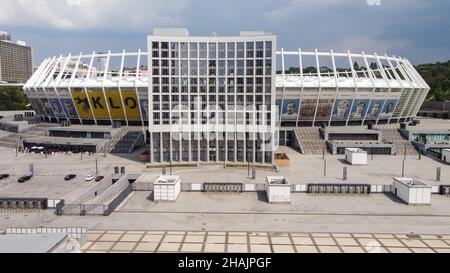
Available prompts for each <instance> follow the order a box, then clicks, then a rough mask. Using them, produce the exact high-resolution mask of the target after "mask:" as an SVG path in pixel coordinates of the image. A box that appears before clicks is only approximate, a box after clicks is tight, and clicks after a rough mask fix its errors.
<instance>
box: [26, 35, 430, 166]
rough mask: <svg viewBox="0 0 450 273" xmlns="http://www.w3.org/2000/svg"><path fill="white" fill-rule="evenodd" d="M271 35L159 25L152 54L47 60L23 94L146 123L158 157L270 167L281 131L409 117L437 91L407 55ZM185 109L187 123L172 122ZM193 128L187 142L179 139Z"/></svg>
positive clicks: (43, 115)
mask: <svg viewBox="0 0 450 273" xmlns="http://www.w3.org/2000/svg"><path fill="white" fill-rule="evenodd" d="M276 42H277V38H276V36H275V35H273V34H270V33H264V32H241V33H240V35H239V36H235V37H218V36H216V35H213V36H209V37H192V36H189V33H188V31H187V30H186V29H155V30H154V33H153V36H149V37H148V50H147V51H141V50H139V51H137V52H126V51H122V52H111V51H108V52H103V53H97V52H93V53H92V54H77V55H69V56H56V57H51V58H47V59H45V60H44V61H43V62H42V64H41V65H40V66H39V68H38V69H37V70H36V72H35V73H34V75H33V76H32V77H31V78H30V80H29V81H28V82H27V83H26V85H25V86H24V92H25V93H26V95H27V97H28V99H29V101H30V104H31V105H32V107H33V109H34V110H35V112H36V115H37V116H39V117H40V119H41V120H42V121H43V122H48V123H61V122H62V121H70V124H81V125H97V126H100V125H104V126H106V125H114V124H118V123H120V124H121V125H122V126H143V127H144V126H145V128H146V131H147V134H146V138H147V143H148V144H149V145H151V147H152V149H150V150H151V161H152V162H153V161H155V162H162V161H172V160H173V161H198V160H201V161H210V160H211V161H228V160H229V161H240V162H247V161H253V162H261V163H272V162H273V152H272V151H273V150H274V149H275V146H276V143H277V141H278V138H279V135H278V134H279V132H282V131H285V132H286V131H290V130H292V129H293V128H298V127H329V126H340V127H348V126H363V125H366V124H371V125H379V124H380V125H381V124H400V123H402V122H408V121H411V120H412V119H413V118H414V117H415V116H416V115H417V113H418V111H419V109H420V107H421V105H422V103H423V101H424V100H425V98H426V96H427V94H428V92H429V90H430V88H429V86H428V85H427V84H426V82H425V81H424V80H423V79H422V77H421V76H420V75H419V74H418V73H417V71H416V70H415V68H414V67H413V65H412V64H411V63H410V62H409V61H408V60H407V59H405V58H402V57H396V56H387V55H378V54H376V53H374V54H365V53H364V52H362V53H352V52H350V51H347V52H334V51H333V50H331V51H327V52H321V51H318V50H314V51H302V50H301V49H298V50H295V51H286V50H284V49H281V50H277V49H276ZM194 104H196V105H194ZM211 106H214V107H215V108H214V109H210V108H211ZM238 106H242V107H241V108H239V107H238ZM183 107H184V108H183ZM202 107H203V108H202ZM207 108H208V109H207ZM183 115H184V116H185V118H186V123H187V124H190V125H191V127H190V128H189V129H188V130H187V131H186V129H183V131H180V130H179V129H174V128H173V127H174V126H173V125H174V124H178V123H180V120H183V118H182V116H183ZM211 124H212V125H215V126H217V125H223V127H222V128H219V129H218V127H214V126H213V127H206V126H205V125H211ZM195 125H201V126H197V127H195V128H194V127H193V126H195ZM240 125H242V126H240ZM262 125H264V126H263V127H264V128H261V127H260V126H262ZM252 126H254V127H252ZM186 132H187V133H188V135H189V136H188V137H187V139H186V144H185V143H183V142H184V141H185V138H183V140H181V141H180V140H179V139H178V140H175V139H173V138H174V135H181V134H183V133H186ZM205 132H206V134H208V136H207V137H206V138H205V140H204V143H203V139H202V136H201V135H202V134H204V133H205ZM260 133H262V134H263V135H265V134H269V135H272V136H274V137H271V139H270V140H269V139H268V138H266V137H265V136H262V137H261V136H259V134H260ZM197 134H200V135H197ZM211 134H213V136H212V137H211V139H210V136H209V135H211ZM239 134H244V136H243V137H241V138H242V143H240V140H241V139H240V138H239ZM219 136H223V137H219ZM169 138H172V140H171V141H168V142H169V143H167V144H166V143H165V142H166V140H167V139H169ZM197 138H200V139H202V140H198V142H197ZM269 138H270V137H269ZM194 139H196V141H194ZM150 143H151V144H150ZM193 143H196V144H195V145H194V144H193ZM249 143H252V144H251V145H249ZM185 146H186V148H185ZM261 147H265V148H261ZM203 150H204V153H203Z"/></svg>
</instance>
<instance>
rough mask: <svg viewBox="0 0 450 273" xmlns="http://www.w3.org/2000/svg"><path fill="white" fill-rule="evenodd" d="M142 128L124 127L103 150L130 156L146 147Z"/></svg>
mask: <svg viewBox="0 0 450 273" xmlns="http://www.w3.org/2000/svg"><path fill="white" fill-rule="evenodd" d="M143 129H144V128H143V127H141V126H124V127H122V128H120V131H119V132H118V133H117V134H116V135H115V136H114V137H113V138H112V139H111V141H110V142H108V143H107V144H106V145H105V147H104V148H103V152H106V153H113V154H128V153H132V152H134V151H135V150H136V148H138V147H140V146H142V145H144V132H143Z"/></svg>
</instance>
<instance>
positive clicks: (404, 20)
mask: <svg viewBox="0 0 450 273" xmlns="http://www.w3.org/2000/svg"><path fill="white" fill-rule="evenodd" d="M67 1H69V2H67ZM56 2H57V3H56ZM381 2H382V5H381V6H370V5H368V3H367V0H308V1H306V0H291V1H289V0H279V1H271V0H227V1H219V0H189V1H188V0H186V1H183V0H165V1H163V0H151V1H148V0H129V1H123V0H65V1H61V0H2V5H1V6H0V14H1V15H0V24H1V25H2V26H4V27H7V28H8V29H7V30H9V31H11V32H13V34H14V35H15V37H16V38H18V39H21V40H26V41H29V42H31V43H32V44H33V45H34V47H35V54H36V57H37V61H38V62H39V61H40V60H42V59H43V58H44V57H46V56H48V55H54V54H60V53H68V52H75V53H78V52H79V51H92V50H96V51H101V50H103V51H104V50H107V49H114V50H121V49H123V48H126V49H130V50H137V49H138V48H145V36H146V35H147V34H149V33H150V32H151V29H152V28H153V27H163V26H171V27H174V26H179V27H184V26H185V27H188V28H189V29H190V32H191V34H193V35H209V34H210V33H212V32H213V31H214V32H217V33H219V34H223V35H235V34H237V33H238V32H239V30H266V31H271V32H274V33H276V34H277V35H278V38H279V41H278V47H279V48H281V47H283V48H285V49H288V50H296V49H298V48H299V47H300V48H302V49H304V50H314V49H315V48H317V49H319V50H330V49H335V50H339V51H342V50H347V49H349V50H352V51H363V50H364V51H365V52H366V53H373V52H378V53H380V54H384V53H388V54H395V55H400V56H404V57H408V58H410V59H411V60H412V62H414V63H424V62H434V61H443V60H448V59H450V56H449V52H450V35H448V27H449V26H450V18H449V17H448V15H447V13H448V10H450V2H449V1H447V0H433V1H424V0H382V1H381ZM78 4H79V5H78ZM38 5H39V6H38ZM5 10H7V12H6V13H5ZM23 18H27V20H23Z"/></svg>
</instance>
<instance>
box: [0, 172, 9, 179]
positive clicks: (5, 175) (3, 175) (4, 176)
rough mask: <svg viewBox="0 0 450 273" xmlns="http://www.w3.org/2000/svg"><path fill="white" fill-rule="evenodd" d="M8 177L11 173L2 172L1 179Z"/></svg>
mask: <svg viewBox="0 0 450 273" xmlns="http://www.w3.org/2000/svg"><path fill="white" fill-rule="evenodd" d="M8 177H9V174H6V173H4V174H0V180H3V179H6V178H8Z"/></svg>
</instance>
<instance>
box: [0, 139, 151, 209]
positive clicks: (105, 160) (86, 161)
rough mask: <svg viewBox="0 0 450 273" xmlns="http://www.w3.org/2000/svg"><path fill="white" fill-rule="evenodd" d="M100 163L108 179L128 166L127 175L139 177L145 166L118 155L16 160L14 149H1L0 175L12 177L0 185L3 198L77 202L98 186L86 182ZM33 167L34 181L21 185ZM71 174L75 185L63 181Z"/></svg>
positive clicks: (35, 156) (20, 157)
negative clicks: (20, 178) (75, 200)
mask: <svg viewBox="0 0 450 273" xmlns="http://www.w3.org/2000/svg"><path fill="white" fill-rule="evenodd" d="M95 159H97V162H98V169H99V175H104V176H107V175H108V174H112V173H113V172H114V166H125V167H126V169H127V171H128V172H131V173H140V172H142V170H143V167H144V164H142V163H139V162H136V161H133V160H130V159H126V158H122V157H120V156H115V155H109V154H108V155H107V156H106V157H104V156H103V154H98V155H95V156H88V155H83V156H82V157H80V155H79V154H78V155H66V154H56V155H52V156H48V157H46V156H45V155H42V154H21V153H19V154H18V156H17V157H16V154H15V151H14V150H13V149H8V148H3V147H0V173H8V174H10V175H11V177H10V178H9V179H7V180H1V181H0V197H41V198H49V199H65V200H67V201H70V200H74V199H76V197H77V196H79V195H81V194H82V193H84V192H85V191H87V190H88V189H89V188H90V187H92V186H93V185H94V184H95V182H85V181H84V178H85V177H86V176H87V175H88V174H94V175H95V172H96V167H95V166H96V165H95V164H96V163H95ZM30 164H33V169H34V173H35V177H33V179H32V180H30V181H28V182H27V183H23V184H20V183H18V182H17V179H18V178H19V177H21V176H23V175H26V174H28V172H29V165H30ZM69 173H73V174H76V175H77V178H76V179H74V180H72V181H69V182H68V181H64V176H66V175H67V174H69Z"/></svg>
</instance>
